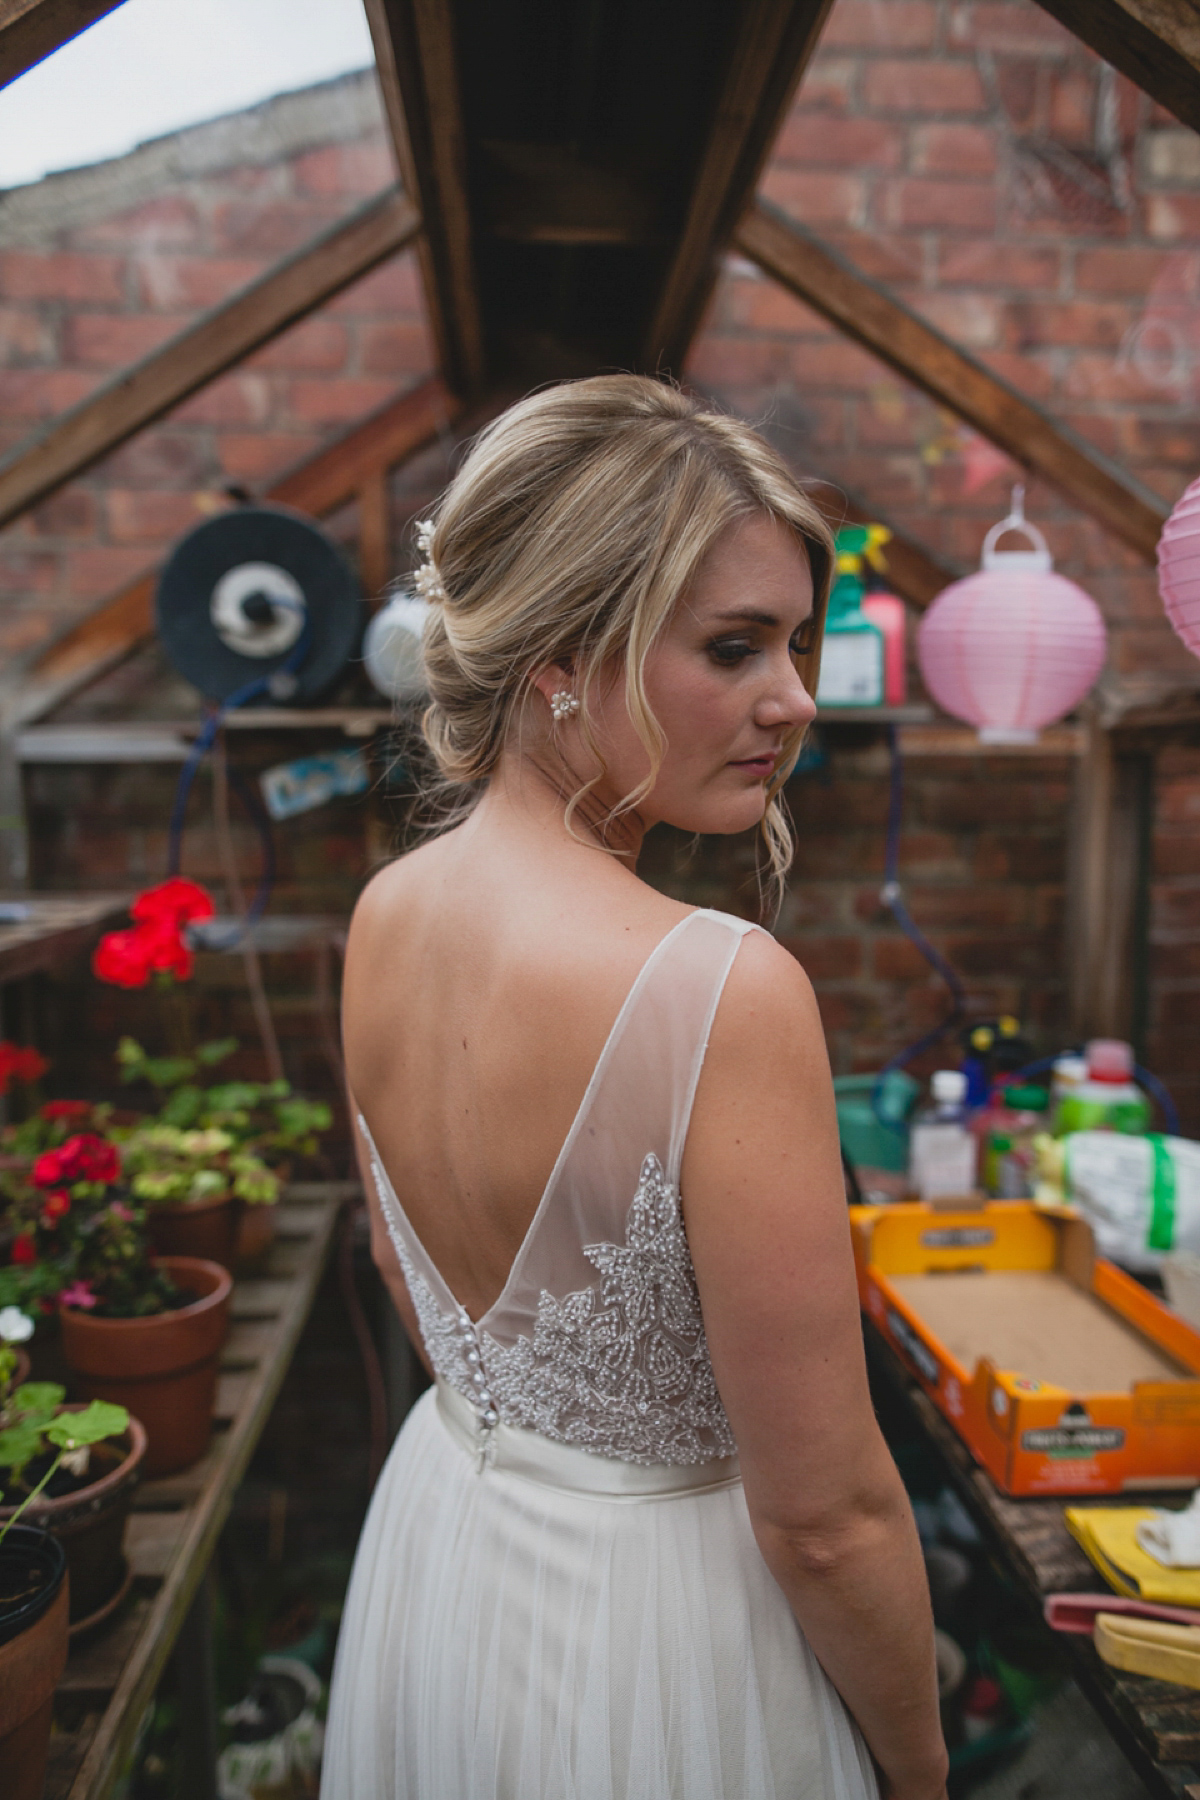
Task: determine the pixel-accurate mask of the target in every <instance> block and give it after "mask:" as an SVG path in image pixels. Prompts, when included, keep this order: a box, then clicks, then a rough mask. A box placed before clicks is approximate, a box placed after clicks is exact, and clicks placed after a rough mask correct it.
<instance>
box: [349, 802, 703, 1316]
mask: <svg viewBox="0 0 1200 1800" xmlns="http://www.w3.org/2000/svg"><path fill="white" fill-rule="evenodd" d="M538 848H539V850H541V851H542V854H540V855H538V856H536V857H535V856H533V855H531V854H530V851H531V850H532V849H533V846H531V845H528V844H522V843H520V842H513V841H511V840H509V839H505V840H501V841H497V838H496V837H495V836H494V835H493V834H492V833H491V832H490V831H489V830H488V827H487V821H486V819H483V820H481V819H479V818H478V816H477V817H476V818H473V819H472V820H470V821H469V822H468V823H467V824H466V825H465V826H463V827H460V828H459V829H458V830H457V831H454V832H451V833H448V834H447V835H446V836H445V837H442V838H439V839H437V840H435V841H434V842H433V843H430V844H427V845H425V846H423V847H422V848H421V849H420V850H417V851H415V852H413V853H412V854H411V855H409V856H407V857H403V858H401V859H400V860H399V861H397V862H395V863H393V864H391V865H390V866H389V867H388V868H387V869H385V870H384V871H383V872H382V873H381V874H379V875H378V876H376V878H375V880H374V881H373V882H372V883H371V885H370V886H369V888H368V889H367V890H366V892H365V893H364V895H363V897H362V900H361V901H360V903H359V907H358V910H357V912H356V914H355V918H354V923H353V926H352V929H351V934H350V945H349V949H348V953H347V963H346V982H345V995H344V1012H345V1047H346V1061H347V1071H348V1076H349V1084H350V1088H351V1092H352V1094H353V1096H354V1099H355V1101H356V1102H357V1104H358V1106H359V1107H360V1109H361V1110H362V1112H363V1114H364V1116H365V1117H366V1119H367V1122H368V1124H369V1126H370V1128H371V1132H372V1135H373V1137H374V1139H375V1143H376V1145H377V1146H378V1150H379V1154H380V1156H381V1158H382V1160H383V1163H384V1165H385V1167H386V1168H387V1171H388V1173H389V1175H390V1177H391V1180H392V1183H393V1185H394V1187H395V1189H396V1192H397V1194H398V1196H399V1198H400V1200H401V1202H402V1204H403V1206H404V1208H405V1211H406V1213H407V1215H408V1217H409V1219H410V1220H411V1222H412V1225H413V1227H414V1229H415V1230H416V1232H417V1235H418V1237H419V1238H420V1239H421V1242H422V1243H423V1244H424V1246H425V1248H426V1250H427V1251H428V1253H429V1255H430V1257H431V1258H432V1260H433V1262H434V1264H435V1265H436V1266H437V1268H438V1269H439V1270H440V1272H441V1274H442V1275H443V1276H444V1277H445V1280H446V1282H447V1283H448V1285H449V1287H450V1289H451V1291H452V1292H453V1293H454V1295H455V1297H456V1298H457V1299H458V1300H459V1301H460V1302H461V1304H462V1305H464V1306H465V1307H466V1309H467V1311H468V1312H469V1313H470V1314H471V1315H472V1316H473V1317H476V1318H478V1317H480V1316H481V1315H482V1313H484V1312H485V1311H486V1310H487V1308H488V1307H489V1306H490V1305H491V1303H492V1302H493V1301H494V1300H495V1299H496V1297H497V1295H498V1294H499V1293H500V1291H501V1289H502V1288H503V1286H504V1283H505V1280H506V1278H507V1276H508V1272H509V1269H510V1267H511V1265H512V1262H513V1258H514V1257H515V1255H516V1253H517V1251H518V1249H519V1248H520V1245H521V1242H522V1240H523V1238H524V1236H525V1234H526V1231H527V1230H528V1227H529V1224H530V1222H531V1220H532V1218H533V1215H534V1212H535V1211H536V1209H537V1205H538V1201H539V1200H540V1198H541V1195H542V1192H543V1190H544V1188H545V1186H546V1183H547V1181H548V1180H549V1177H550V1174H551V1171H552V1169H553V1167H554V1163H555V1159H556V1158H557V1156H558V1153H559V1151H560V1149H561V1147H562V1144H563V1141H564V1139H565V1137H566V1135H567V1133H568V1131H569V1130H570V1127H571V1123H572V1120H573V1119H574V1117H575V1114H576V1111H577V1110H578V1107H579V1104H580V1101H581V1100H582V1098H583V1094H584V1091H585V1089H586V1087H587V1084H588V1081H589V1079H590V1077H591V1074H592V1070H593V1068H594V1067H595V1064H596V1061H597V1058H598V1057H599V1055H600V1052H601V1050H602V1048H603V1046H604V1042H605V1039H606V1038H607V1036H608V1033H609V1031H610V1029H611V1027H612V1024H613V1021H614V1020H615V1018H616V1016H617V1013H618V1012H619V1010H620V1008H621V1004H622V1002H623V1001H624V999H625V997H626V995H627V993H628V992H629V989H630V988H631V987H632V985H633V983H634V981H635V980H636V978H637V975H638V972H639V970H640V969H641V967H642V966H643V964H644V963H645V961H646V959H647V957H648V956H649V955H650V953H651V951H652V950H653V949H654V947H655V945H656V944H657V943H658V942H659V941H660V940H661V939H662V938H663V937H664V936H665V935H666V933H667V932H668V931H669V930H670V929H671V927H672V926H673V925H675V924H676V923H677V922H678V921H679V919H681V918H682V917H683V916H685V914H686V913H687V912H688V911H690V910H691V909H690V908H686V907H683V906H681V905H679V904H678V903H677V902H675V901H672V900H669V899H666V898H665V897H664V896H663V895H661V894H658V893H656V892H655V891H654V890H653V889H651V888H649V887H647V886H646V885H645V884H644V883H643V882H640V881H639V880H638V879H637V878H636V876H634V875H632V874H631V873H630V872H629V871H628V870H627V869H625V868H623V867H621V866H620V865H619V864H617V863H616V862H614V861H613V860H612V859H611V858H609V857H608V856H606V855H605V854H604V853H603V852H597V851H596V850H595V849H591V848H587V847H585V846H582V845H573V844H572V845H569V846H568V847H567V849H566V853H565V854H560V855H559V856H552V857H550V858H549V859H547V858H546V856H545V854H544V847H542V846H538Z"/></svg>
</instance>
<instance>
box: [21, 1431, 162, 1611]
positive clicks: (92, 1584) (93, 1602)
mask: <svg viewBox="0 0 1200 1800" xmlns="http://www.w3.org/2000/svg"><path fill="white" fill-rule="evenodd" d="M81 1406H82V1403H80V1402H76V1403H75V1404H74V1405H71V1406H60V1407H59V1409H58V1410H59V1412H78V1411H80V1410H81ZM145 1455H146V1433H145V1431H144V1430H143V1429H142V1425H141V1423H140V1421H139V1420H137V1419H134V1418H131V1419H130V1421H129V1430H128V1431H127V1432H126V1433H125V1435H124V1436H123V1437H120V1438H114V1439H112V1440H110V1441H108V1442H105V1443H99V1444H93V1446H92V1460H91V1472H92V1474H93V1477H94V1478H93V1479H92V1480H91V1481H89V1482H88V1484H87V1486H86V1487H81V1488H76V1489H75V1491H74V1493H71V1494H60V1495H59V1496H58V1497H57V1498H56V1499H53V1500H47V1499H45V1498H42V1499H39V1500H35V1501H34V1502H33V1504H32V1505H31V1506H29V1507H27V1508H26V1510H25V1512H23V1513H22V1515H21V1522H22V1524H26V1523H28V1524H30V1525H38V1526H40V1527H41V1528H42V1529H43V1530H45V1531H50V1532H53V1534H54V1536H55V1537H56V1538H57V1539H58V1541H59V1543H60V1544H61V1545H62V1546H63V1549H64V1550H65V1551H66V1553H67V1568H68V1570H69V1572H70V1577H71V1624H72V1625H78V1624H80V1623H82V1622H86V1621H88V1620H90V1619H91V1618H92V1617H93V1616H94V1615H95V1614H96V1613H98V1612H100V1611H101V1610H102V1608H103V1607H105V1606H106V1605H107V1603H108V1602H109V1601H110V1600H111V1599H112V1597H113V1595H114V1593H115V1592H116V1591H117V1589H118V1588H119V1587H120V1585H121V1580H122V1576H123V1574H124V1560H123V1557H122V1547H123V1544H124V1538H125V1520H126V1519H127V1518H128V1516H129V1509H130V1506H131V1505H132V1504H133V1490H134V1488H135V1487H136V1486H137V1484H138V1482H139V1480H140V1479H141V1473H142V1463H143V1461H144V1459H145ZM14 1510H15V1509H14V1508H13V1507H9V1506H4V1507H0V1526H2V1525H3V1524H4V1522H5V1520H6V1519H9V1518H11V1517H12V1514H13V1511H14Z"/></svg>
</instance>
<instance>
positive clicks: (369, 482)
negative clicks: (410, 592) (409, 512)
mask: <svg viewBox="0 0 1200 1800" xmlns="http://www.w3.org/2000/svg"><path fill="white" fill-rule="evenodd" d="M390 502H391V496H390V494H389V492H388V475H387V470H386V469H384V468H379V469H373V470H372V471H371V473H370V475H368V476H367V478H366V479H365V481H364V482H363V484H362V486H361V487H360V488H359V490H358V572H359V576H360V579H361V580H362V584H363V588H364V589H365V591H366V596H367V600H368V601H369V603H370V604H371V605H372V606H375V605H376V604H377V603H378V601H379V599H380V597H381V596H382V594H383V590H384V588H385V587H386V586H387V584H388V582H389V581H390V580H391V578H392V541H391V540H392V521H391V510H390Z"/></svg>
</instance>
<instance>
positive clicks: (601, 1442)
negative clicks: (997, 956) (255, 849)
mask: <svg viewBox="0 0 1200 1800" xmlns="http://www.w3.org/2000/svg"><path fill="white" fill-rule="evenodd" d="M421 537H422V547H423V550H424V553H425V561H424V563H423V565H422V568H421V569H420V571H419V573H418V581H419V585H420V586H421V588H422V591H423V592H424V593H425V594H426V595H427V597H428V598H429V599H430V600H431V601H432V603H433V609H432V615H431V620H430V624H429V627H428V630H427V634H426V660H427V665H428V675H429V685H430V691H431V694H432V704H431V706H430V708H429V710H428V712H427V714H426V716H425V732H426V736H427V738H428V741H429V744H430V746H431V748H432V751H433V754H434V756H435V758H436V760H437V763H438V765H439V768H440V770H441V771H442V773H443V775H444V776H445V777H446V778H447V780H448V782H450V783H453V784H461V792H462V793H464V794H466V795H467V797H468V798H474V797H475V796H476V795H477V796H478V797H477V801H476V804H475V805H474V806H473V808H471V810H469V811H465V812H464V813H463V814H462V815H461V822H459V823H457V824H456V825H455V826H454V827H453V829H449V830H447V831H446V832H445V833H444V834H443V835H441V836H440V837H437V838H435V839H433V840H432V841H430V842H428V843H426V844H425V845H424V846H423V847H421V848H419V849H417V850H416V851H414V852H413V853H412V854H410V855H407V856H404V857H402V858H400V859H399V860H398V861H396V862H394V863H392V864H391V865H390V866H389V867H388V868H386V869H385V870H384V871H383V872H382V873H380V874H379V875H377V876H376V877H375V879H374V880H373V881H372V882H371V883H370V885H369V886H368V888H367V889H366V891H365V892H364V894H363V896H362V899H361V901H360V902H359V905H358V909H357V911H356V913H355V916H354V922H353V926H352V929H351V933H350V943H349V950H348V955H347V962H346V981H345V1045H346V1058H347V1065H348V1069H349V1075H350V1085H351V1088H352V1092H353V1105H354V1109H355V1116H356V1119H357V1129H358V1132H359V1137H360V1144H361V1151H362V1160H363V1168H364V1175H365V1177H366V1178H367V1180H368V1185H369V1190H370V1192H371V1199H372V1213H373V1247H374V1254H375V1258H376V1261H377V1262H378V1264H379V1267H380V1269H381V1271H382V1274H383V1277H384V1280H385V1281H386V1283H387V1285H388V1288H389V1290H390V1293H391V1295H392V1298H393V1300H394V1302H395V1304H396V1307H397V1309H398V1310H399V1312H400V1314H401V1316H402V1318H403V1319H404V1322H405V1324H406V1326H407V1328H408V1330H409V1332H410V1334H411V1336H412V1338H413V1341H414V1343H415V1344H417V1345H418V1346H420V1347H421V1350H422V1353H423V1356H424V1359H425V1360H426V1362H427V1365H428V1367H429V1368H430V1370H431V1373H432V1374H433V1376H434V1386H433V1388H432V1389H431V1390H430V1391H429V1392H428V1393H426V1394H425V1395H424V1396H423V1398H422V1399H421V1400H420V1402H419V1403H418V1404H417V1406H416V1407H415V1408H414V1409H413V1411H412V1413H411V1414H410V1416H409V1418H408V1420H407V1422H406V1423H405V1426H404V1428H403V1430H402V1431H401V1433H400V1436H399V1438H398V1439H397V1442H396V1444H395V1447H394V1448H393V1450H392V1452H391V1455H390V1457H389V1459H388V1463H387V1466H386V1468H385V1469H384V1472H383V1475H382V1477H381V1479H380V1482H379V1485H378V1487H377V1489H376V1492H375V1495H374V1498H373V1500H372V1503H371V1509H370V1513H369V1516H368V1518H367V1522H366V1526H365V1528H364V1531H363V1536H362V1541H361V1544H360V1546H359V1550H358V1556H357V1560H356V1563H355V1569H354V1575H353V1579H352V1581H351V1585H350V1591H349V1595H348V1597H347V1603H346V1610H345V1614H344V1617H343V1621H342V1630H341V1638H340V1642H339V1646H338V1653H337V1662H336V1667H335V1670H334V1677H333V1690H332V1696H331V1702H330V1717H329V1728H328V1736H327V1743H326V1755H325V1771H324V1778H323V1786H322V1790H321V1791H322V1794H323V1796H324V1797H325V1800H768V1797H770V1800H826V1797H828V1800H860V1797H868V1796H874V1795H875V1794H876V1793H878V1792H880V1791H882V1792H883V1793H884V1794H885V1795H888V1796H891V1797H892V1800H938V1796H940V1795H941V1794H942V1793H943V1790H944V1784H945V1779H946V1756H945V1751H944V1748H943V1744H942V1739H941V1733H940V1729H939V1724H938V1708H937V1691H936V1683H935V1677H934V1655H933V1631H932V1623H931V1619H930V1613H929V1602H928V1595H927V1591H926V1587H925V1580H924V1571H923V1568H922V1563H921V1557H920V1552H919V1548H918V1544H917V1538H916V1533H915V1530H914V1527H913V1521H912V1516H911V1513H910V1511H909V1507H908V1503H907V1500H906V1498H905V1494H904V1490H903V1487H902V1486H901V1483H900V1479H899V1476H898V1475H897V1472H896V1469H895V1466H894V1464H893V1462H892V1460H891V1457H890V1455H889V1454H888V1451H887V1449H886V1447H885V1445H884V1443H883V1441H882V1439H881V1436H880V1433H879V1430H878V1427H877V1425H876V1423H875V1419H874V1415H873V1413H872V1409H871V1402H870V1398H869V1395H868V1391H867V1383H866V1377H865V1373H864V1366H863V1351H862V1341H861V1335H860V1328H859V1321H858V1308H857V1304H856V1299H855V1288H854V1276H853V1270H852V1266H851V1255H850V1244H849V1235H848V1230H847V1221H846V1208H845V1201H844V1197H843V1188H842V1175H841V1168H840V1163H839V1157H838V1140H837V1125H836V1120H835V1115H834V1107H833V1095H832V1091H831V1085H830V1078H829V1070H828V1066H827V1063H826V1057H825V1047H824V1042H823V1039H822V1034H821V1027H820V1022H819V1019H818V1015H817V1009H816V1006H815V1003H814V1000H813V995H812V990H811V988H810V986H809V984H808V981H807V980H806V978H805V976H804V973H803V971H802V970H801V969H800V967H799V966H798V964H797V963H796V962H795V961H794V959H793V958H792V957H791V956H790V955H789V954H788V953H787V952H786V951H784V950H783V949H781V948H780V947H779V946H778V945H777V944H776V943H775V942H774V941H773V939H772V938H770V937H769V936H768V935H767V934H766V933H765V932H764V931H762V930H760V929H759V928H758V927H756V926H752V925H748V924H746V923H745V922H744V921H742V920H740V919H735V918H733V917H731V916H730V915H728V914H725V913H720V912H712V911H708V910H705V909H695V908H692V907H688V906H684V905H681V904H680V903H678V902H677V901H674V900H670V899H668V898H666V897H665V896H664V895H662V894H660V893H657V892H655V891H654V890H653V889H652V888H650V887H648V886H647V885H646V884H645V883H644V882H642V881H640V880H639V879H638V876H637V858H638V851H639V848H640V845H641V841H642V836H643V833H644V832H645V831H646V830H648V829H649V827H650V826H652V825H654V824H656V823H658V822H660V821H665V822H666V823H668V824H671V825H674V826H677V827H679V828H681V829H682V830H684V831H688V832H742V831H746V830H747V829H748V828H750V827H753V826H758V827H759V828H760V830H761V833H762V837H763V839H764V842H765V847H766V855H767V859H768V861H769V865H770V871H771V879H772V880H773V882H774V884H775V888H776V890H777V891H778V889H779V887H780V886H781V884H782V881H783V878H784V874H785V871H786V867H787V862H788V855H789V850H790V839H789V834H788V828H787V824H786V821H785V817H784V814H783V811H782V807H781V803H780V800H779V791H780V789H781V787H782V785H783V783H784V781H785V779H786V777H787V774H788V771H789V768H790V766H791V764H792V763H793V761H794V759H795V756H796V753H797V750H798V747H799V745H800V741H801V738H802V736H803V733H804V730H805V728H806V726H807V725H808V724H809V722H810V721H811V719H812V717H813V713H814V711H815V708H814V705H813V701H812V699H811V698H810V696H809V694H808V693H807V692H806V691H805V688H804V686H803V684H802V681H801V679H800V674H799V671H798V666H797V663H798V658H800V657H801V656H802V655H804V654H805V653H806V652H811V651H812V650H813V649H814V648H815V645H816V642H817V639H818V637H819V633H820V628H821V622H822V618H823V613H824V606H825V597H826V593H827V590H828V586H829V577H830V566H831V543H830V537H829V533H828V531H827V529H826V527H825V525H824V524H823V523H822V521H821V519H820V516H819V515H818V513H817V512H816V510H815V508H814V507H813V506H812V504H811V502H810V501H809V500H808V499H806V498H805V496H804V494H803V493H802V492H801V491H800V489H799V488H798V487H797V485H796V483H795V481H794V480H793V479H792V477H791V476H790V474H789V473H788V471H787V469H786V467H785V466H784V464H783V463H782V462H781V461H780V459H779V458H778V457H777V456H776V455H775V454H774V453H773V452H772V451H771V450H770V449H769V447H768V446H767V445H766V444H765V443H764V442H763V441H762V440H761V439H760V438H759V437H758V436H757V435H756V434H755V433H754V432H753V431H752V430H750V429H749V428H748V427H747V426H745V425H743V424H741V423H739V422H738V421H737V420H735V419H731V418H725V417H722V416H719V415H717V414H714V413H711V412H706V411H703V410H702V409H701V408H700V407H699V406H698V405H696V404H695V403H693V402H692V401H691V400H690V399H688V398H686V397H685V396H684V395H682V394H680V393H679V392H677V391H676V390H674V389H673V388H671V387H669V386H667V385H665V384H662V383H659V382H654V381H649V380H643V379H641V378H637V377H633V376H605V377H600V378H597V379H594V380H587V381H580V382H573V383H565V384H563V385H561V386H558V387H554V388H551V389H549V390H546V391H543V392H540V393H538V394H535V395H533V396H532V397H531V398H529V399H526V400H524V401H522V402H521V403H520V404H518V405H516V406H514V407H512V408H511V409H510V410H509V411H508V412H507V413H505V414H504V415H503V416H502V417H501V418H500V419H499V420H498V421H497V422H496V423H495V424H493V425H492V426H491V427H490V428H489V429H488V430H486V431H485V432H484V433H483V434H482V436H481V437H480V438H479V439H478V440H477V442H476V443H475V445H474V447H473V449H472V450H471V453H470V454H469V456H468V457H467V459H466V461H465V462H464V463H463V465H462V468H461V470H460V471H459V473H458V475H457V476H456V477H455V479H454V481H453V483H452V484H451V486H450V488H449V491H448V492H447V494H446V495H445V497H444V498H443V500H442V502H441V504H440V506H439V509H438V512H437V516H436V521H435V522H434V523H432V524H431V525H429V526H426V527H423V528H422V533H421ZM877 1784H878V1785H877Z"/></svg>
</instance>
